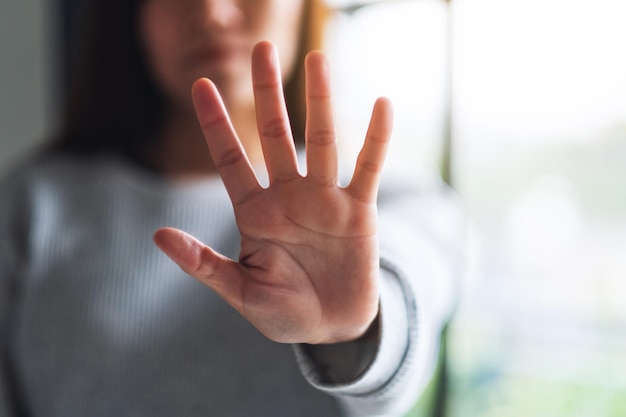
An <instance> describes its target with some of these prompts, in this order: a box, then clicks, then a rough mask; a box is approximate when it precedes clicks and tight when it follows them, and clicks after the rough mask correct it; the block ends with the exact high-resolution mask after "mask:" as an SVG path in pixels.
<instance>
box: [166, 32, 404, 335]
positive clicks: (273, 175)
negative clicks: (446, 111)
mask: <svg viewBox="0 0 626 417" xmlns="http://www.w3.org/2000/svg"><path fill="white" fill-rule="evenodd" d="M278 68H279V65H278V60H277V54H276V51H275V48H274V46H273V45H272V44H270V43H268V42H261V43H259V44H258V45H257V46H256V47H255V49H254V52H253V60H252V71H253V82H254V94H255V101H256V108H257V123H258V126H259V134H260V138H261V144H262V147H263V154H264V158H265V163H266V166H267V170H268V173H269V179H270V184H269V186H268V187H267V188H263V187H261V186H260V185H259V183H258V181H257V178H256V177H255V174H254V172H253V170H252V167H251V165H250V163H249V161H248V159H247V157H246V155H245V152H244V150H243V147H242V145H241V143H240V141H239V139H238V138H237V135H236V133H235V132H234V130H233V127H232V124H231V123H230V120H229V118H228V115H227V113H226V110H225V108H224V105H223V103H222V101H221V98H220V96H219V93H218V92H217V89H216V87H215V86H214V85H213V83H212V82H211V81H209V80H207V79H201V80H198V81H197V82H196V83H195V84H194V87H193V99H194V105H195V108H196V112H197V115H198V119H199V121H200V124H201V126H202V129H203V132H204V136H205V138H206V141H207V144H208V147H209V151H210V153H211V156H212V158H213V161H214V163H215V165H216V167H217V169H218V171H219V173H220V175H221V177H222V180H223V181H224V184H225V187H226V189H227V191H228V194H229V196H230V199H231V201H232V204H233V208H234V212H235V216H236V219H237V225H238V228H239V231H240V233H241V252H240V257H239V261H238V262H236V261H234V260H231V259H228V258H226V257H224V256H222V255H220V254H218V253H216V252H215V251H213V250H212V249H211V248H209V247H208V246H206V245H204V244H202V243H201V242H199V241H197V240H196V239H195V238H193V237H191V236H189V235H187V234H186V233H184V232H182V231H180V230H176V229H170V228H163V229H160V230H158V231H157V232H156V234H155V236H154V239H155V242H156V244H157V245H158V246H159V247H160V248H161V249H162V250H163V251H164V252H165V253H167V254H168V255H169V256H170V257H171V258H172V259H173V260H174V261H175V262H176V263H178V265H180V267H181V268H182V269H183V270H184V271H186V272H187V273H189V274H190V275H192V276H194V277H195V278H197V279H198V280H200V281H201V282H203V283H204V284H206V285H207V286H209V287H211V288H212V289H213V290H214V291H216V292H217V293H218V294H219V295H220V296H221V297H223V298H224V299H225V300H226V301H227V302H228V303H229V304H230V305H232V306H233V307H234V308H235V309H236V310H237V311H238V312H239V313H240V314H241V315H242V316H244V317H245V318H246V319H247V320H249V321H250V322H251V323H252V324H253V325H254V326H255V327H256V328H257V329H259V330H260V331H261V332H262V333H263V334H264V335H265V336H267V337H268V338H270V339H272V340H275V341H278V342H289V343H296V342H298V343H336V342H342V341H349V340H354V339H356V338H358V337H359V336H361V335H362V334H363V333H364V332H365V331H366V330H367V328H368V327H369V325H370V324H371V323H372V321H373V319H374V318H375V317H376V315H377V313H378V268H379V266H378V243H377V239H376V218H377V213H376V194H377V190H378V181H379V175H380V171H381V169H382V165H383V161H384V157H385V153H386V148H387V143H388V140H389V136H390V133H391V125H392V121H391V119H392V115H391V113H392V112H391V105H390V103H389V102H388V101H387V100H386V99H379V100H378V101H377V102H376V104H375V106H374V111H373V114H372V119H371V122H370V126H369V129H368V132H367V135H366V138H365V143H364V145H363V148H362V150H361V153H360V154H359V157H358V160H357V166H356V168H355V172H354V175H353V177H352V180H351V182H350V184H349V185H348V186H346V187H341V186H339V183H338V178H337V175H338V174H337V171H338V169H337V165H338V163H337V147H336V141H335V133H334V132H335V128H334V120H333V110H332V92H331V88H330V80H329V75H328V73H329V71H328V65H327V61H326V58H325V57H324V56H323V55H322V54H321V53H319V52H313V53H311V54H309V55H308V57H307V59H306V104H307V123H306V134H305V136H306V159H307V173H306V175H305V176H303V175H301V174H300V173H299V172H298V167H297V158H296V150H295V146H294V142H293V139H292V136H291V130H290V127H289V120H288V116H287V111H286V108H285V104H284V99H283V95H282V84H281V75H280V71H279V69H278Z"/></svg>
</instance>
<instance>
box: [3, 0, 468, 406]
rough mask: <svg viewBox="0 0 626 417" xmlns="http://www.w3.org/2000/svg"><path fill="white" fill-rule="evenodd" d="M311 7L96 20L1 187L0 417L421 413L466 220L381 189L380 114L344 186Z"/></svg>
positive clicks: (178, 8)
mask: <svg viewBox="0 0 626 417" xmlns="http://www.w3.org/2000/svg"><path fill="white" fill-rule="evenodd" d="M320 10H322V9H321V5H320V4H319V3H317V2H316V1H313V0H311V1H305V0H300V1H294V0H204V1H201V0H144V1H141V2H132V1H127V0H126V1H122V0H119V1H112V0H106V1H105V0H102V1H95V2H94V13H93V15H92V17H93V21H92V22H91V23H90V24H89V28H90V29H91V31H92V33H91V36H88V37H87V39H88V43H87V49H85V53H86V56H87V58H86V59H85V60H84V61H83V66H82V70H79V73H78V74H77V82H76V86H75V88H74V90H73V96H72V98H71V100H70V102H69V104H68V109H67V111H66V118H65V122H64V126H63V129H62V134H61V135H60V137H59V139H58V140H57V142H55V144H54V145H53V147H52V148H51V149H49V150H47V151H45V152H43V153H42V154H41V155H40V157H39V158H37V159H33V160H32V161H30V162H28V163H26V164H25V165H24V166H23V167H21V168H20V169H19V170H17V171H16V172H15V173H14V174H13V175H12V176H11V177H10V178H9V179H7V180H6V181H5V182H4V184H3V185H2V188H1V191H2V195H3V199H2V202H1V203H0V234H1V235H2V236H4V237H5V239H3V241H2V243H1V244H2V251H1V252H0V253H1V258H0V306H2V307H0V308H1V310H0V331H1V332H2V333H1V335H2V339H3V340H8V341H9V343H7V344H5V345H4V346H3V347H2V349H3V350H2V351H1V358H2V360H1V362H0V364H1V365H0V366H2V368H1V369H0V370H1V373H0V414H2V415H6V416H11V417H12V416H18V415H28V416H40V415H53V416H84V415H90V416H112V415H115V416H120V415H129V416H144V415H146V416H147V415H150V416H154V415H164V416H170V415H177V416H178V415H194V416H195V415H216V416H251V415H258V416H294V415H298V416H309V415H310V416H320V415H323V416H333V415H337V416H340V415H358V416H368V415H402V413H404V412H406V411H407V410H408V408H409V407H410V406H411V404H413V403H414V402H415V400H416V399H417V398H418V397H419V395H420V392H421V389H423V386H424V384H425V383H426V381H427V380H428V378H429V376H430V373H431V371H432V365H433V363H434V358H435V357H436V351H437V348H436V339H437V334H438V332H439V330H440V328H441V326H442V324H443V323H444V322H445V320H446V319H447V317H448V314H449V312H450V308H451V306H452V304H453V303H452V300H453V294H454V291H452V290H451V287H450V283H451V282H453V280H454V278H455V274H456V273H457V271H456V268H457V267H458V266H459V262H458V260H459V252H458V249H459V248H458V244H459V242H460V239H459V236H460V234H458V233H457V232H458V231H459V230H460V224H459V217H458V213H457V212H456V209H455V208H454V207H455V206H454V205H453V204H451V203H450V197H449V194H448V193H447V191H446V190H445V189H444V188H442V187H440V186H437V185H429V186H428V187H418V186H416V185H414V184H406V181H402V180H398V179H395V178H393V179H389V180H384V184H383V186H382V187H381V189H380V192H379V193H378V183H379V180H380V172H381V168H382V164H383V159H384V155H385V150H386V146H387V142H388V139H389V136H390V132H391V107H390V103H389V102H388V101H387V100H385V99H380V100H378V101H377V103H376V104H375V107H374V111H373V114H372V120H371V123H370V128H369V130H368V133H367V135H366V138H365V142H364V145H363V148H362V151H361V154H360V156H359V159H358V161H357V166H356V168H355V169H354V173H353V175H352V177H351V179H350V180H349V183H348V185H346V186H345V187H340V186H338V185H337V184H338V182H339V177H338V174H337V172H338V165H339V162H338V157H337V152H336V146H335V135H334V121H333V116H332V92H331V89H330V81H329V78H328V64H327V62H326V59H325V58H324V56H323V55H322V54H321V53H319V52H314V53H310V54H309V55H308V56H307V58H306V59H305V60H303V59H301V58H302V56H303V55H304V54H305V53H306V52H307V50H308V48H309V47H310V45H311V42H310V40H311V37H310V35H311V34H313V33H314V32H315V30H314V28H315V29H318V30H319V27H316V26H315V25H314V24H312V23H313V21H314V20H315V19H314V18H317V16H319V11H320ZM111 22H118V23H119V25H118V26H112V25H111ZM266 40H271V41H272V43H270V42H267V41H266ZM301 61H303V62H305V67H306V93H303V90H302V89H299V87H298V86H299V80H300V79H301V69H300V68H299V67H298V65H299V62H301ZM250 67H252V72H251V73H250V72H249V68H250ZM281 74H282V75H281ZM203 77H207V78H208V79H207V78H203ZM283 82H284V84H285V94H286V96H287V100H288V104H287V106H285V103H284V102H283V98H282V97H283V95H282V93H283V87H282V84H283ZM192 86H193V88H192ZM190 90H192V94H191V97H190V94H189V91H190ZM303 97H304V99H305V101H306V125H305V126H304V127H302V124H301V123H299V122H298V120H300V119H299V108H301V104H300V103H301V99H302V98H303ZM287 109H289V113H290V114H291V115H292V120H294V121H295V123H294V124H293V126H291V127H290V125H289V118H288V110H287ZM198 122H199V123H198ZM235 132H236V133H235ZM292 132H294V133H293V136H295V138H296V142H298V141H302V139H303V138H304V139H305V141H306V151H297V150H296V147H294V144H293V143H294V142H293V138H292ZM207 146H208V149H209V152H207V151H206V147H207ZM299 159H300V161H298V160H299ZM304 162H306V163H305V165H306V174H301V173H300V172H299V170H302V168H299V163H300V167H302V166H303V165H304ZM257 177H259V178H261V182H266V183H267V184H268V185H267V186H266V187H262V186H260V185H259V181H258V180H257ZM264 177H267V178H264ZM377 193H378V197H377ZM377 200H378V201H377ZM162 226H170V227H165V228H164V227H162ZM157 229H158V230H157ZM155 230H157V231H156V233H154V242H155V243H156V245H157V246H158V247H159V248H160V249H161V250H162V251H164V252H165V253H166V254H167V255H169V257H170V258H172V259H173V260H174V261H175V262H176V263H177V264H178V265H179V266H180V268H178V267H177V266H176V264H174V263H172V262H171V261H169V260H168V259H166V258H165V257H164V256H162V255H161V254H160V253H159V251H158V250H157V249H156V248H155V247H154V245H153V244H152V242H150V236H151V235H152V234H153V232H154V231H155ZM183 230H184V231H185V232H183ZM188 233H189V234H188ZM192 236H194V237H192ZM201 242H203V243H201ZM233 259H238V261H234V260H233ZM181 268H182V270H183V271H185V272H187V273H189V274H190V275H192V276H194V277H195V278H196V279H197V281H199V283H198V282H196V281H192V280H189V279H185V277H183V276H182V275H185V274H184V273H183V272H182V271H181ZM202 284H204V285H206V286H208V287H210V288H211V289H212V290H213V291H210V290H208V289H207V288H205V287H204V286H203V285H202Z"/></svg>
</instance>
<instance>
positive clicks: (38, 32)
mask: <svg viewBox="0 0 626 417" xmlns="http://www.w3.org/2000/svg"><path fill="white" fill-rule="evenodd" d="M51 3H53V2H50V1H49V0H3V1H0V173H2V172H4V171H5V170H6V169H7V168H8V167H9V166H10V165H11V164H12V163H14V162H15V161H16V160H17V159H19V158H20V157H22V156H23V155H25V154H26V153H27V152H28V150H29V149H30V148H32V146H33V145H34V144H36V143H38V142H40V141H42V140H43V139H44V138H45V136H46V135H47V134H49V133H50V130H51V127H52V125H53V122H52V119H53V113H54V109H53V107H54V106H53V95H54V94H53V92H54V89H55V83H54V82H53V80H54V78H56V77H55V73H54V70H55V66H54V65H53V59H54V57H55V55H56V53H55V47H56V45H55V42H54V36H53V13H52V11H53V9H52V5H51Z"/></svg>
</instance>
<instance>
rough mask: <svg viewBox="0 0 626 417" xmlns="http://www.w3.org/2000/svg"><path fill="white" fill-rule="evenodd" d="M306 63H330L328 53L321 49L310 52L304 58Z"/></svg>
mask: <svg viewBox="0 0 626 417" xmlns="http://www.w3.org/2000/svg"><path fill="white" fill-rule="evenodd" d="M304 62H305V65H312V64H313V65H315V64H323V65H327V64H328V57H327V56H326V54H325V53H324V52H322V51H320V50H315V51H311V52H309V53H308V54H307V55H306V57H305V58H304Z"/></svg>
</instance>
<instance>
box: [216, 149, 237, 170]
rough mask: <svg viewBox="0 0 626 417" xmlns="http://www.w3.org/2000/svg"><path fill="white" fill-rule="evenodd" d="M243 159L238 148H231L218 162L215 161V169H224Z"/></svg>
mask: <svg viewBox="0 0 626 417" xmlns="http://www.w3.org/2000/svg"><path fill="white" fill-rule="evenodd" d="M241 158H243V154H242V152H241V150H240V149H239V148H231V149H228V150H226V151H225V152H224V153H223V154H222V155H221V157H220V158H219V160H218V161H216V163H215V165H216V166H217V168H225V167H228V166H231V165H234V164H236V163H238V162H239V161H241Z"/></svg>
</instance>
